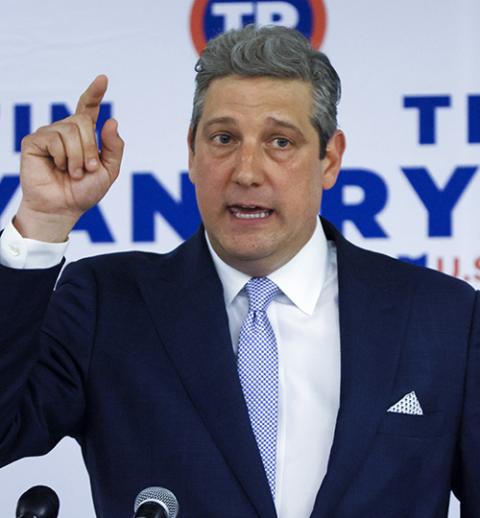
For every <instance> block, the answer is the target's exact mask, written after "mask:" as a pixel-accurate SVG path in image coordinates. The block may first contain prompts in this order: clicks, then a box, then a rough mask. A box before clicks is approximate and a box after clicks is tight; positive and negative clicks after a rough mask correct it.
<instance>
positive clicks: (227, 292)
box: [205, 219, 328, 315]
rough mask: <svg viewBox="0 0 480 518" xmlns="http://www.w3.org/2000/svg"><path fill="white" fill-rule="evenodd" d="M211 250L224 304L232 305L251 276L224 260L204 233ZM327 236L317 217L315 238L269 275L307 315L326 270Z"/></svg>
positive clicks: (320, 287) (316, 296) (319, 289)
mask: <svg viewBox="0 0 480 518" xmlns="http://www.w3.org/2000/svg"><path fill="white" fill-rule="evenodd" d="M205 237H206V240H207V245H208V249H209V250H210V254H211V255H212V259H213V263H214V265H215V268H216V270H217V273H218V276H219V277H220V281H221V282H222V285H223V295H224V299H225V305H226V306H229V305H230V304H231V303H232V302H233V300H234V299H235V297H236V296H237V295H238V294H239V293H240V291H241V290H242V289H243V287H244V286H245V284H246V283H247V282H248V281H249V280H250V279H251V277H250V276H249V275H247V274H245V273H243V272H240V271H239V270H236V269H235V268H232V267H231V266H230V265H228V264H227V263H225V261H223V260H222V259H220V257H219V256H218V255H217V254H216V252H215V250H214V249H213V247H212V245H211V243H210V241H209V239H208V235H207V233H206V232H205ZM327 257H328V254H327V238H326V237H325V233H324V232H323V228H322V226H321V225H320V223H319V220H318V219H317V225H316V227H315V230H314V232H313V234H312V237H311V238H310V239H309V240H308V241H307V243H306V244H305V245H304V246H303V248H302V249H301V250H300V251H299V252H298V253H297V254H296V255H295V256H294V257H292V259H290V261H288V263H286V264H284V265H283V266H282V267H281V268H279V269H278V270H275V271H274V272H272V273H271V274H270V275H268V278H269V279H270V280H272V281H273V282H274V283H275V284H276V285H277V286H278V287H279V288H280V290H281V291H282V292H283V293H284V294H285V295H286V296H287V297H288V298H289V299H290V301H291V302H292V303H293V304H295V306H297V307H298V308H299V309H300V310H301V311H303V312H304V313H306V314H307V315H312V314H313V311H314V309H315V305H316V303H317V300H318V298H319V296H320V292H321V290H322V286H323V284H324V282H325V277H326V272H327Z"/></svg>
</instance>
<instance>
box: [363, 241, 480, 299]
mask: <svg viewBox="0 0 480 518" xmlns="http://www.w3.org/2000/svg"><path fill="white" fill-rule="evenodd" d="M353 246H354V247H355V248H356V250H357V252H358V253H359V255H361V256H362V262H364V264H366V265H368V266H369V268H370V269H372V268H373V269H374V270H375V271H376V272H377V273H378V275H379V276H381V277H383V278H386V279H390V280H392V281H394V282H413V283H414V284H415V286H416V287H417V288H419V289H425V290H430V291H432V292H435V291H447V292H452V293H456V294H463V295H464V296H467V297H474V296H475V289H474V288H473V287H472V286H471V285H470V284H468V283H467V282H465V281H464V280H462V279H458V278H455V277H453V276H451V275H447V274H445V273H442V272H439V271H437V270H433V269H431V268H427V267H425V266H419V265H416V264H413V263H409V262H406V261H402V260H400V259H396V258H393V257H390V256H388V255H386V254H382V253H380V252H374V251H372V250H366V249H364V248H360V247H358V246H356V245H353Z"/></svg>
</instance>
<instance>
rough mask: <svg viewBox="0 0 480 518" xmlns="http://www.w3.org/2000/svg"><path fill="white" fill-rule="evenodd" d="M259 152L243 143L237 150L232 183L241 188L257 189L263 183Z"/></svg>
mask: <svg viewBox="0 0 480 518" xmlns="http://www.w3.org/2000/svg"><path fill="white" fill-rule="evenodd" d="M264 179H265V174H264V170H263V163H262V156H261V150H260V149H258V148H257V146H255V145H254V144H253V143H252V144H248V143H246V142H243V143H242V145H241V146H240V147H239V149H238V154H237V157H236V161H235V165H234V171H233V174H232V181H233V182H235V183H236V184H238V185H241V186H243V187H258V186H259V185H261V184H262V183H263V182H264Z"/></svg>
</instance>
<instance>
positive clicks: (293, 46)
mask: <svg viewBox="0 0 480 518" xmlns="http://www.w3.org/2000/svg"><path fill="white" fill-rule="evenodd" d="M195 71H196V72H197V75H196V78H195V80H196V88H195V94H194V98H193V111H192V119H191V127H192V135H193V139H192V146H193V141H194V139H195V134H196V130H197V126H198V123H199V121H200V117H201V116H202V111H203V104H204V101H205V95H206V93H207V89H208V87H209V85H210V83H211V82H212V81H213V80H214V79H219V78H222V77H226V76H229V75H239V76H246V77H259V76H268V77H276V78H280V79H300V80H303V81H307V82H309V83H311V85H312V92H313V93H312V116H311V121H312V124H313V126H314V127H315V128H316V129H317V131H318V134H319V137H320V158H324V157H325V153H326V147H327V144H328V141H329V140H330V138H331V137H332V135H333V134H334V133H335V130H336V129H337V104H338V102H339V100H340V92H341V87H340V78H339V77H338V74H337V73H336V71H335V69H334V68H333V67H332V65H331V63H330V61H329V59H328V58H327V56H326V55H325V54H323V52H320V51H318V50H315V49H313V48H312V46H311V45H310V42H309V41H308V40H307V39H306V38H305V37H304V36H303V35H302V34H300V33H299V32H298V31H296V30H294V29H288V28H286V27H280V26H266V27H255V26H254V25H248V26H246V27H244V28H243V29H232V30H229V31H227V32H225V33H223V34H220V35H219V36H217V37H216V38H214V39H212V40H210V41H209V42H208V44H207V47H206V48H205V50H204V51H203V52H202V54H201V56H200V59H199V60H198V61H197V64H196V65H195Z"/></svg>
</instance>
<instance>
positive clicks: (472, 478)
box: [453, 292, 480, 518]
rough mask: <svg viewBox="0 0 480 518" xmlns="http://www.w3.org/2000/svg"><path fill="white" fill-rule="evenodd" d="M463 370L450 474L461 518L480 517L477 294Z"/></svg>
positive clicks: (479, 314)
mask: <svg viewBox="0 0 480 518" xmlns="http://www.w3.org/2000/svg"><path fill="white" fill-rule="evenodd" d="M469 342H470V343H469V354H468V362H467V368H466V378H465V388H464V390H465V392H464V400H463V415H462V423H461V428H460V435H459V441H458V445H457V458H456V464H455V469H454V473H453V491H454V493H455V495H456V496H457V498H458V499H459V500H460V509H461V511H460V513H461V514H460V516H461V518H477V517H478V516H480V515H479V513H480V292H477V294H476V297H475V305H474V310H473V314H472V322H471V332H470V341H469Z"/></svg>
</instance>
